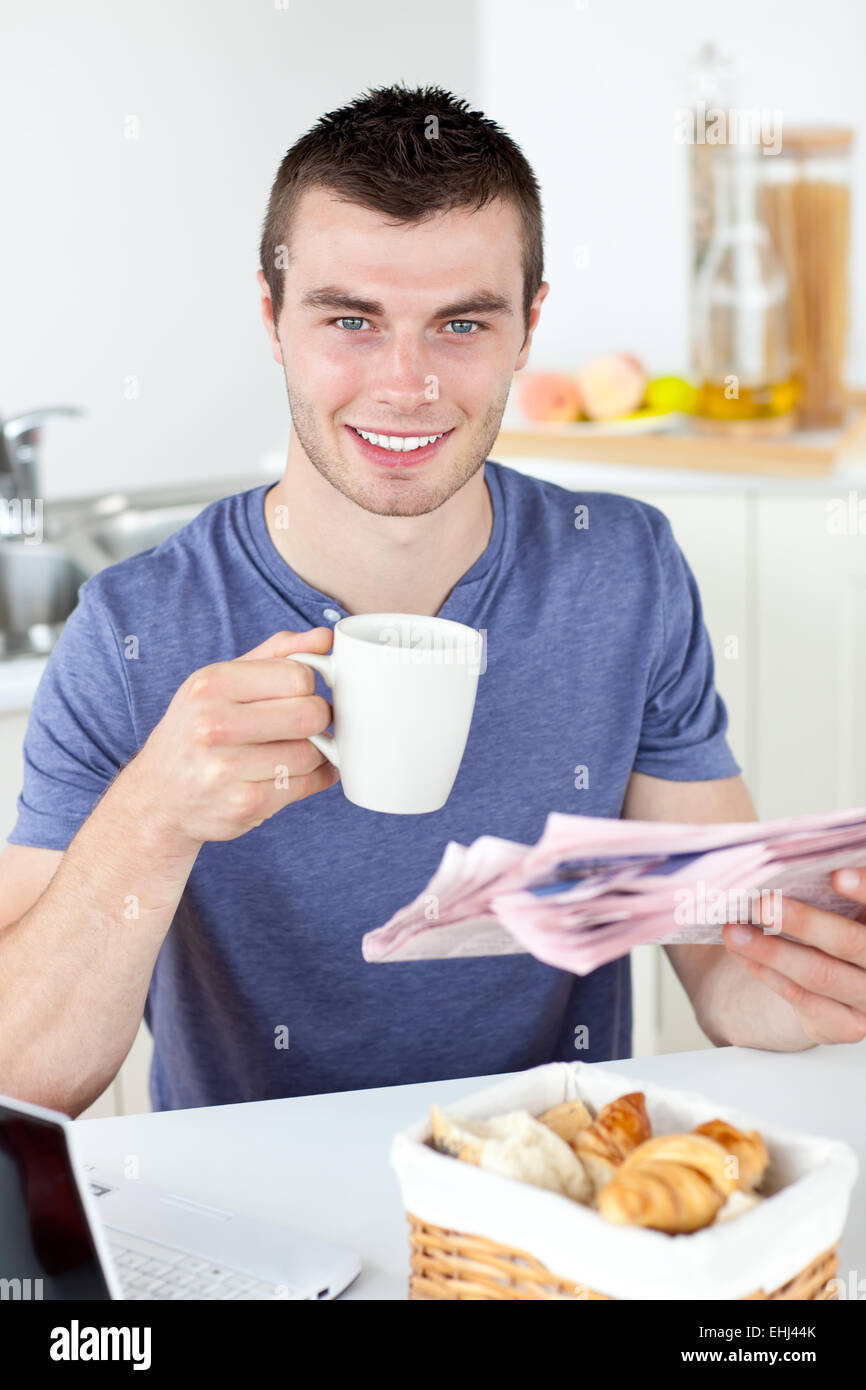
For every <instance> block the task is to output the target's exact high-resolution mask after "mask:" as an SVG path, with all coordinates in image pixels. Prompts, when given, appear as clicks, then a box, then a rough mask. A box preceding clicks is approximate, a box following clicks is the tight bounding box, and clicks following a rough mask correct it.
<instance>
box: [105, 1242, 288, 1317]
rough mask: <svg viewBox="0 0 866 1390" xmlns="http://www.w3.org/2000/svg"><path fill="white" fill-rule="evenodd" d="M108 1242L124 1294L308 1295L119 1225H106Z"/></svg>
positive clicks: (212, 1296)
mask: <svg viewBox="0 0 866 1390" xmlns="http://www.w3.org/2000/svg"><path fill="white" fill-rule="evenodd" d="M106 1236H107V1238H108V1247H109V1250H110V1251H111V1257H112V1259H113V1261H114V1265H115V1268H116V1269H117V1277H118V1279H119V1280H120V1287H121V1290H122V1292H123V1296H124V1298H127V1299H145V1298H165V1299H202V1298H204V1299H216V1298H219V1299H237V1300H245V1299H263V1298H266V1299H302V1298H303V1297H304V1295H303V1294H302V1293H299V1291H298V1290H297V1289H292V1288H289V1287H288V1286H287V1285H286V1284H273V1283H269V1282H267V1281H265V1280H262V1279H256V1278H255V1276H254V1275H252V1274H244V1273H243V1271H242V1270H239V1269H232V1268H230V1267H229V1266H228V1265H217V1264H212V1263H211V1262H210V1261H208V1260H202V1259H198V1258H197V1257H196V1256H194V1255H187V1254H185V1253H184V1251H183V1250H174V1249H172V1247H171V1246H169V1245H158V1244H157V1243H156V1241H152V1240H143V1239H142V1238H141V1237H140V1236H133V1235H129V1234H128V1233H127V1232H126V1231H118V1230H116V1229H115V1228H114V1227H108V1228H107V1229H106Z"/></svg>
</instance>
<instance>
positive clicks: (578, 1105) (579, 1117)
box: [538, 1100, 592, 1148]
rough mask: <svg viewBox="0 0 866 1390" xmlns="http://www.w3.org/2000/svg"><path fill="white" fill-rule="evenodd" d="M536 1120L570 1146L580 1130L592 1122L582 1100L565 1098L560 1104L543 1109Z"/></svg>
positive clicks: (572, 1145)
mask: <svg viewBox="0 0 866 1390" xmlns="http://www.w3.org/2000/svg"><path fill="white" fill-rule="evenodd" d="M538 1120H539V1123H540V1124H543V1125H547V1128H548V1129H552V1130H553V1132H554V1134H558V1135H559V1137H560V1139H564V1140H565V1142H566V1144H570V1145H571V1147H572V1148H574V1141H575V1139H576V1138H577V1136H578V1134H579V1133H580V1131H581V1130H582V1129H586V1126H587V1125H590V1124H592V1116H591V1115H590V1113H589V1111H588V1110H587V1108H586V1106H585V1105H584V1103H583V1101H582V1100H566V1101H564V1102H563V1103H562V1105H554V1107H553V1109H552V1110H545V1112H544V1114H543V1115H539V1116H538Z"/></svg>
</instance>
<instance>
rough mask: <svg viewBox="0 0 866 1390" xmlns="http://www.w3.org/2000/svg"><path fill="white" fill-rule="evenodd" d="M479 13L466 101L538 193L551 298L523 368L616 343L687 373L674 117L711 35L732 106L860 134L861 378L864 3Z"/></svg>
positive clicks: (490, 4) (860, 374)
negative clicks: (508, 141)
mask: <svg viewBox="0 0 866 1390" xmlns="http://www.w3.org/2000/svg"><path fill="white" fill-rule="evenodd" d="M479 12H480V24H481V28H480V34H479V52H480V55H481V70H480V80H479V91H478V97H479V101H480V103H481V105H482V106H483V107H484V109H485V110H486V112H487V114H488V115H490V116H492V117H493V118H494V119H496V120H497V121H499V123H500V124H501V125H503V126H504V127H505V128H506V129H507V130H508V131H509V132H510V133H511V134H512V135H513V136H514V138H515V139H517V141H518V143H519V144H520V145H521V146H522V148H523V150H524V153H525V154H526V156H527V158H528V159H529V161H530V163H531V164H532V165H533V167H534V168H535V171H536V174H537V175H538V178H539V181H540V182H541V186H542V197H543V201H544V206H545V213H546V223H547V278H548V279H549V280H550V282H551V291H550V294H549V295H548V298H547V301H546V303H545V306H544V309H543V311H542V322H541V326H540V328H539V332H538V334H537V336H536V339H535V347H534V362H535V364H536V365H541V364H542V363H544V364H546V365H559V364H562V365H569V364H571V365H574V364H575V363H576V362H577V361H580V360H582V359H583V358H585V357H589V356H593V355H596V354H599V353H602V352H605V351H608V350H625V351H632V352H635V353H637V354H638V355H640V356H642V357H644V358H645V359H646V361H647V365H648V366H649V368H650V370H651V371H652V372H653V373H656V372H658V373H662V372H665V371H667V370H677V369H682V368H686V367H687V365H688V357H687V346H688V335H687V288H688V275H687V263H688V242H687V234H688V211H687V198H686V194H687V185H686V170H687V158H686V156H687V148H686V147H685V146H683V145H681V144H678V143H676V141H675V139H674V113H675V111H676V108H678V107H680V106H682V105H685V104H687V102H688V86H687V74H688V66H689V60H690V58H691V56H692V54H693V53H695V52H696V51H697V50H698V48H700V46H701V45H702V44H703V42H704V41H705V40H712V41H713V42H714V43H716V45H717V46H718V47H719V48H725V49H727V50H730V51H732V52H733V53H735V54H736V55H737V56H738V57H739V58H740V60H741V62H742V64H743V67H744V81H743V85H742V89H741V100H742V103H743V105H745V106H752V105H762V106H768V107H770V108H780V109H781V110H782V112H783V115H784V119H785V120H786V121H790V123H791V124H795V123H796V124H799V123H800V122H801V121H812V120H814V121H818V122H822V123H827V124H829V123H831V122H841V123H846V124H851V125H853V126H854V127H855V129H856V131H857V132H858V135H857V136H855V145H856V155H855V166H856V175H855V177H856V185H855V199H856V198H859V200H860V205H859V206H858V207H856V208H855V217H856V218H858V219H859V220H858V221H857V222H855V229H854V237H853V244H854V247H855V264H854V279H853V285H854V292H853V330H852V352H851V369H852V377H853V379H855V380H857V381H860V382H866V302H864V301H866V235H864V226H866V223H864V216H866V213H864V207H863V198H864V194H866V138H864V137H866V80H864V62H866V5H864V4H863V3H862V0H822V3H821V5H820V6H818V7H816V6H815V5H813V4H812V3H807V0H725V3H724V4H710V3H707V0H703V3H700V0H656V3H652V4H651V3H648V2H647V0H532V3H526V0H479ZM578 246H584V247H586V248H587V249H586V253H584V254H585V257H586V259H587V262H588V263H587V265H586V268H585V269H581V268H578V267H577V265H576V264H575V248H576V247H578Z"/></svg>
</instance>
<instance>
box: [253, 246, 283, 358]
mask: <svg viewBox="0 0 866 1390" xmlns="http://www.w3.org/2000/svg"><path fill="white" fill-rule="evenodd" d="M256 279H257V280H258V282H259V289H260V290H261V294H262V302H261V313H262V322H263V324H264V325H265V329H266V331H267V335H268V337H269V339H270V342H271V356H272V357H273V359H274V361H275V362H278V363H279V364H280V366H282V365H283V349H282V347H281V345H280V340H279V338H278V337H277V330H276V325H275V323H274V305H273V301H272V299H271V292H270V289H269V288H268V282H267V280H266V279H265V272H264V271H263V270H257V271H256Z"/></svg>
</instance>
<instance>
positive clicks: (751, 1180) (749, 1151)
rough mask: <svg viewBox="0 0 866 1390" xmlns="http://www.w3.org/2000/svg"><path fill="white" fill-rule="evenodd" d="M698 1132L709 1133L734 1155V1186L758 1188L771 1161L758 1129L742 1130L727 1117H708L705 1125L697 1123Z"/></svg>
mask: <svg viewBox="0 0 866 1390" xmlns="http://www.w3.org/2000/svg"><path fill="white" fill-rule="evenodd" d="M694 1133H695V1134H706V1135H708V1136H709V1137H710V1139H715V1140H716V1143H718V1144H721V1146H722V1148H723V1149H724V1150H725V1152H726V1154H727V1155H728V1157H729V1158H730V1157H733V1159H734V1163H733V1164H732V1165H731V1166H732V1167H733V1169H734V1172H735V1174H737V1177H736V1180H735V1184H734V1185H735V1186H736V1187H739V1188H742V1189H743V1190H744V1191H745V1192H750V1191H752V1190H753V1189H754V1188H756V1187H758V1185H759V1184H760V1182H761V1179H762V1178H763V1176H764V1173H765V1171H766V1168H767V1164H768V1163H769V1161H770V1155H769V1154H768V1153H767V1149H766V1146H765V1144H764V1141H763V1139H762V1138H761V1136H760V1134H759V1133H758V1131H757V1130H756V1129H750V1130H749V1131H748V1133H743V1131H742V1130H740V1129H735V1128H734V1126H733V1125H731V1124H728V1122H727V1120H707V1122H706V1124H703V1125H696V1126H695V1129H694Z"/></svg>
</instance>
